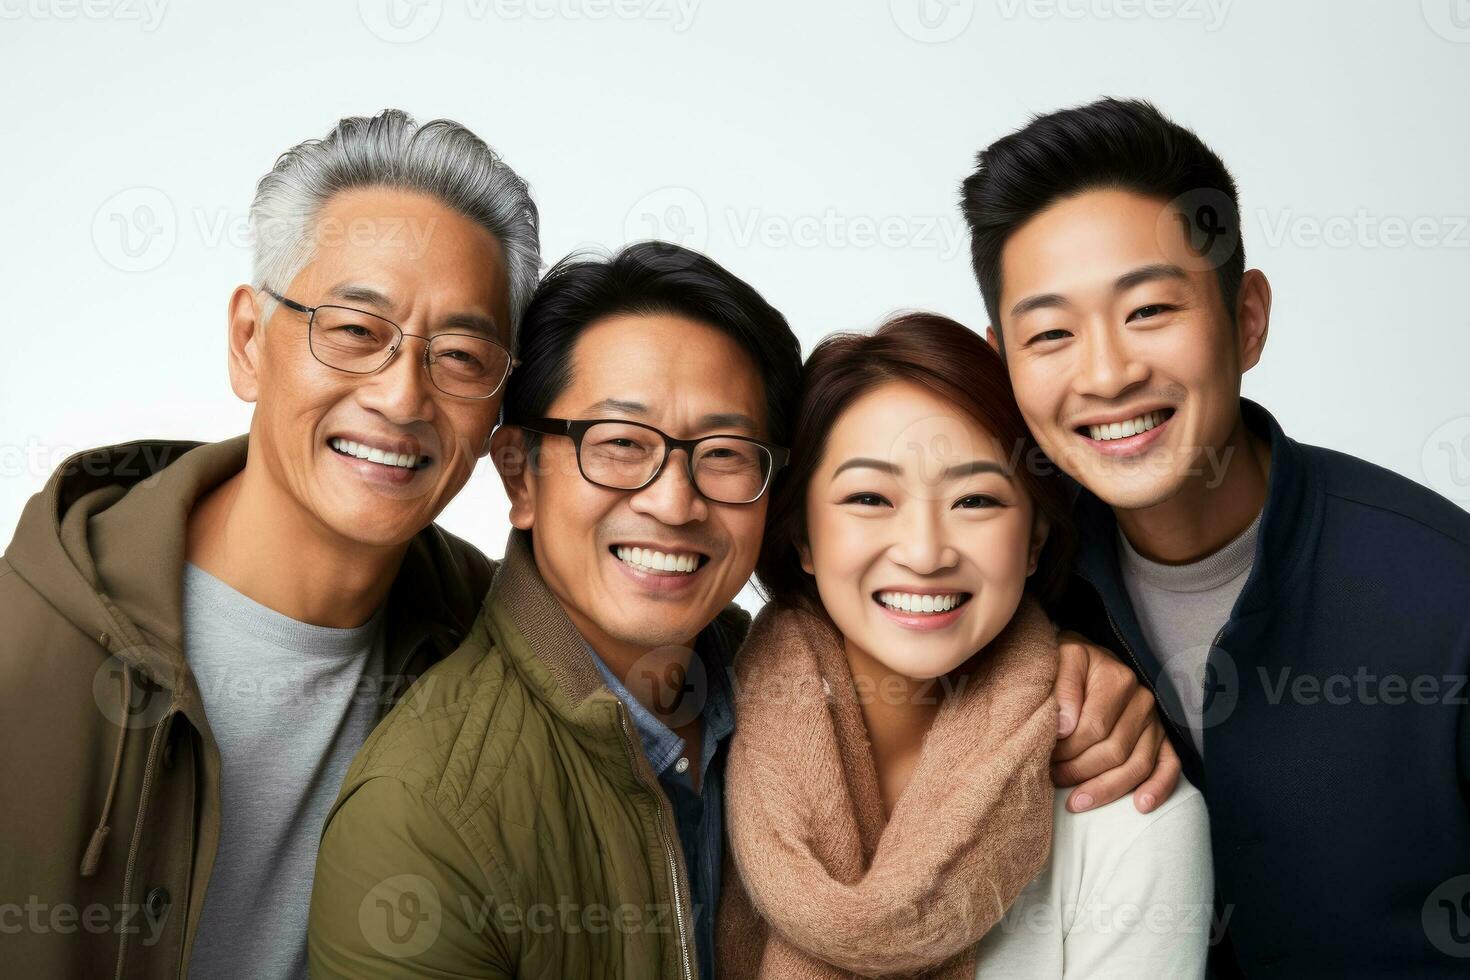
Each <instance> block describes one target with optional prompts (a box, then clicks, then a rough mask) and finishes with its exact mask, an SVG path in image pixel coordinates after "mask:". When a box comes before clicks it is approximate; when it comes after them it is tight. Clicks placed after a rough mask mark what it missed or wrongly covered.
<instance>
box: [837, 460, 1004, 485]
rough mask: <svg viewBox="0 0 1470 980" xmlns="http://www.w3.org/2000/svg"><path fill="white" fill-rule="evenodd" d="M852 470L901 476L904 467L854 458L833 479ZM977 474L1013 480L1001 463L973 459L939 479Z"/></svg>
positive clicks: (840, 468)
mask: <svg viewBox="0 0 1470 980" xmlns="http://www.w3.org/2000/svg"><path fill="white" fill-rule="evenodd" d="M852 469H869V470H878V471H880V472H882V473H888V474H890V475H892V476H901V475H902V474H903V467H901V466H899V465H897V464H896V463H890V462H888V461H887V460H883V459H869V458H868V457H866V456H854V457H853V458H852V459H849V460H848V461H847V462H845V463H843V464H842V465H841V466H839V467H837V469H835V470H833V471H832V479H834V480H835V479H836V478H837V474H839V473H841V472H843V471H844V470H852ZM976 473H995V474H997V475H999V476H1003V477H1005V478H1006V479H1007V480H1009V479H1010V478H1011V475H1010V474H1009V473H1007V472H1006V471H1005V468H1004V467H1003V466H1001V465H1000V464H999V463H992V462H991V461H990V460H988V459H972V460H970V461H969V462H968V463H955V464H954V465H953V466H947V467H945V469H944V472H943V473H941V474H940V475H939V478H940V479H941V480H953V479H956V478H958V477H962V476H973V475H974V474H976Z"/></svg>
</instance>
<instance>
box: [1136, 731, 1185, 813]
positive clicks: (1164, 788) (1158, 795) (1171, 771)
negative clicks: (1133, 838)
mask: <svg viewBox="0 0 1470 980" xmlns="http://www.w3.org/2000/svg"><path fill="white" fill-rule="evenodd" d="M1159 730H1160V734H1162V733H1163V725H1162V724H1160V726H1159ZM1183 770H1184V763H1183V762H1181V761H1180V759H1179V753H1178V752H1176V751H1174V746H1173V745H1172V744H1170V742H1169V740H1168V739H1167V738H1165V739H1164V744H1163V745H1162V746H1161V747H1160V748H1159V758H1158V761H1157V762H1156V763H1154V771H1153V775H1151V776H1149V777H1148V778H1147V779H1145V780H1144V781H1143V785H1142V786H1140V787H1138V789H1137V790H1136V791H1135V792H1134V794H1133V806H1134V808H1136V809H1137V810H1138V812H1139V813H1152V812H1153V809H1154V807H1156V806H1158V805H1159V804H1160V803H1162V802H1164V801H1165V800H1167V799H1168V798H1169V797H1170V796H1172V795H1173V794H1174V789H1175V787H1177V786H1178V785H1179V774H1180V773H1181V772H1182V771H1183Z"/></svg>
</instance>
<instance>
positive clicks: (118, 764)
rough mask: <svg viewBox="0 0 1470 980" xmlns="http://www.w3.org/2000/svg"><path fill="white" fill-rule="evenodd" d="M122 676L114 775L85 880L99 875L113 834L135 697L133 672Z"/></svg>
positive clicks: (86, 861) (84, 869)
mask: <svg viewBox="0 0 1470 980" xmlns="http://www.w3.org/2000/svg"><path fill="white" fill-rule="evenodd" d="M122 676H123V680H122V718H121V719H119V720H118V723H117V729H118V731H117V751H116V752H115V753H114V755H113V757H112V775H111V776H110V777H109V778H108V780H107V799H106V800H104V801H103V803H102V815H101V816H100V817H98V818H97V829H96V830H94V831H92V839H91V840H90V841H88V842H87V850H86V853H85V854H83V855H82V868H81V872H82V877H83V878H90V877H92V876H93V875H94V874H96V873H97V862H98V861H100V860H101V859H102V845H103V843H104V842H105V841H106V840H107V835H108V834H109V833H111V832H112V828H111V827H109V826H108V825H107V818H108V817H109V816H110V815H111V814H112V798H113V797H114V796H116V795H117V780H118V776H119V774H120V773H121V772H122V760H123V745H124V744H126V742H127V740H128V707H129V705H131V704H132V696H133V672H132V671H130V670H128V669H127V667H126V666H124V667H123V672H122Z"/></svg>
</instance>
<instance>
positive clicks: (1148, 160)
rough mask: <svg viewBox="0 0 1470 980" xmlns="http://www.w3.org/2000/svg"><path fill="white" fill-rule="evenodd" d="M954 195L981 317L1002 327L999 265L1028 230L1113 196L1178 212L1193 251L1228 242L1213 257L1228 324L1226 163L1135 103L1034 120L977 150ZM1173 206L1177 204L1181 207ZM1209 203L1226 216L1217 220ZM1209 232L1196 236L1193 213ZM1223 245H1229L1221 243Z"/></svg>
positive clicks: (1231, 310)
mask: <svg viewBox="0 0 1470 980" xmlns="http://www.w3.org/2000/svg"><path fill="white" fill-rule="evenodd" d="M976 161H977V163H978V166H977V168H976V170H975V172H974V173H973V174H971V175H970V176H969V177H967V178H966V179H965V181H964V183H963V184H962V185H961V193H960V207H961V209H962V210H963V211H964V213H965V221H966V223H968V224H969V226H970V258H971V261H972V263H973V265H974V269H975V278H976V279H977V280H979V283H980V292H981V295H982V296H984V298H985V310H986V312H987V313H988V314H989V315H990V325H991V327H992V328H994V330H995V332H996V334H997V336H999V335H1000V333H1001V327H1000V287H1001V282H1000V256H1001V250H1002V249H1003V248H1004V247H1005V243H1006V242H1007V241H1008V240H1009V239H1010V237H1011V235H1013V234H1015V232H1016V230H1017V229H1018V228H1020V227H1021V226H1022V225H1023V224H1025V223H1026V222H1027V221H1029V220H1031V219H1032V218H1033V217H1035V216H1036V215H1037V214H1039V213H1040V212H1042V211H1044V210H1046V209H1047V208H1048V207H1050V206H1051V205H1052V204H1054V203H1056V202H1057V201H1059V200H1062V199H1063V198H1067V197H1071V196H1074V195H1076V194H1081V193H1083V192H1085V191H1091V190H1102V189H1107V188H1116V189H1120V190H1128V191H1133V192H1134V193H1137V194H1142V195H1144V196H1146V197H1151V198H1156V199H1158V200H1159V201H1161V202H1163V203H1166V204H1167V203H1177V204H1179V205H1180V206H1182V208H1183V210H1182V211H1181V213H1182V214H1183V215H1184V217H1185V220H1186V221H1187V222H1188V227H1189V234H1190V238H1191V241H1195V240H1197V239H1198V238H1199V237H1206V236H1208V237H1209V238H1210V239H1211V240H1220V241H1227V242H1229V243H1230V244H1231V245H1232V246H1233V247H1231V250H1230V252H1229V254H1228V255H1225V256H1215V255H1213V254H1212V255H1211V260H1212V261H1214V262H1215V263H1216V264H1215V273H1216V275H1217V276H1218V278H1219V283H1220V295H1221V297H1222V298H1223V299H1224V300H1225V310H1226V312H1227V313H1228V314H1229V315H1230V318H1231V321H1232V322H1233V321H1234V319H1235V301H1236V298H1237V297H1238V296H1239V294H1240V281H1241V278H1242V277H1243V276H1244V275H1245V247H1244V243H1243V242H1242V241H1241V235H1240V232H1241V227H1240V200H1239V197H1238V195H1237V194H1236V190H1235V180H1234V178H1232V177H1231V176H1230V171H1229V170H1228V169H1226V167H1225V163H1224V162H1223V161H1222V160H1221V159H1220V158H1219V157H1218V156H1217V155H1216V154H1215V152H1214V151H1213V150H1211V149H1210V148H1209V147H1208V146H1206V145H1205V144H1204V142H1203V141H1202V140H1201V139H1200V138H1199V137H1198V136H1196V135H1195V134H1194V133H1193V132H1192V131H1191V130H1188V129H1185V128H1184V127H1183V126H1181V125H1179V124H1178V123H1176V122H1174V121H1172V120H1170V119H1169V118H1167V117H1166V116H1165V115H1164V114H1163V113H1161V112H1160V111H1159V110H1158V109H1156V108H1155V107H1154V106H1153V104H1152V103H1149V102H1144V101H1142V100H1138V99H1126V100H1125V99H1100V100H1098V101H1097V102H1093V103H1091V104H1089V105H1084V106H1078V107H1076V108H1073V109H1063V110H1061V111H1060V112H1053V113H1050V114H1048V115H1044V116H1036V117H1035V118H1033V119H1032V120H1031V122H1030V123H1029V124H1027V125H1026V127H1025V128H1023V129H1019V130H1017V131H1016V132H1014V133H1011V134H1010V135H1009V136H1006V137H1004V138H1002V139H999V140H996V141H995V142H994V143H992V144H990V146H988V147H986V148H985V149H983V150H981V151H980V153H979V155H978V157H977V158H976ZM1181 198H1182V199H1183V200H1182V201H1181ZM1216 203H1219V204H1222V205H1224V209H1225V210H1226V211H1227V212H1228V213H1225V214H1220V213H1219V210H1220V209H1219V208H1216V207H1215V206H1214V205H1215V204H1216ZM1205 205H1208V206H1209V207H1210V209H1211V213H1212V215H1213V217H1212V218H1211V220H1212V221H1213V222H1221V224H1218V225H1213V226H1212V227H1211V228H1208V229H1207V228H1203V227H1201V220H1202V216H1201V214H1199V213H1197V209H1198V208H1199V207H1203V206H1205ZM1222 236H1230V237H1229V238H1224V237H1222Z"/></svg>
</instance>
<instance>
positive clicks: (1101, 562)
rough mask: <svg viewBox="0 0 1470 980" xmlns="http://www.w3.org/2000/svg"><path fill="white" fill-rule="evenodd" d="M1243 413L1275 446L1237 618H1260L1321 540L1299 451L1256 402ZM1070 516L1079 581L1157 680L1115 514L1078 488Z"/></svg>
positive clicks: (1314, 494)
mask: <svg viewBox="0 0 1470 980" xmlns="http://www.w3.org/2000/svg"><path fill="white" fill-rule="evenodd" d="M1240 409H1241V417H1242V418H1243V419H1244V421H1245V425H1246V427H1247V428H1248V429H1249V430H1250V431H1251V432H1252V433H1254V434H1255V435H1257V436H1258V437H1260V438H1264V439H1266V440H1267V441H1268V442H1269V443H1270V446H1271V471H1270V473H1269V474H1268V475H1267V483H1266V506H1265V510H1264V511H1263V512H1262V514H1261V528H1260V533H1259V535H1258V537H1257V539H1256V551H1255V557H1254V558H1253V560H1252V565H1251V572H1250V575H1249V576H1248V577H1247V578H1246V583H1245V586H1244V588H1243V589H1242V590H1241V594H1240V598H1239V599H1237V600H1236V604H1235V609H1234V611H1233V612H1232V614H1231V618H1232V619H1237V618H1244V617H1247V616H1252V615H1255V614H1257V613H1260V612H1263V611H1265V610H1267V609H1268V608H1269V607H1270V605H1271V603H1272V601H1273V599H1274V598H1276V597H1280V596H1283V595H1285V594H1287V592H1288V590H1289V588H1290V586H1291V585H1292V583H1293V582H1295V580H1296V579H1297V577H1298V576H1299V575H1301V574H1302V572H1303V571H1304V570H1305V569H1306V568H1307V567H1308V566H1309V565H1310V562H1311V558H1312V555H1313V554H1314V552H1315V551H1316V545H1317V538H1318V536H1319V534H1320V533H1321V494H1320V492H1319V489H1318V485H1317V476H1316V474H1315V472H1314V471H1313V469H1312V466H1311V462H1310V459H1309V458H1308V457H1307V455H1306V453H1305V452H1304V451H1303V449H1302V446H1301V444H1300V443H1298V442H1296V441H1295V440H1293V439H1291V438H1289V437H1288V436H1287V435H1286V433H1285V432H1284V431H1282V429H1281V426H1280V425H1279V424H1278V423H1277V421H1276V419H1275V418H1274V417H1272V415H1271V413H1269V412H1267V411H1266V410H1265V409H1264V408H1262V407H1261V406H1260V405H1258V404H1256V403H1255V402H1253V401H1250V400H1249V399H1245V398H1242V399H1241V400H1240ZM1073 513H1074V516H1075V519H1076V523H1077V534H1078V551H1077V565H1076V570H1077V574H1078V575H1079V576H1081V577H1082V578H1083V579H1085V580H1087V581H1088V582H1090V583H1091V584H1092V585H1093V587H1094V588H1096V589H1097V591H1098V593H1099V595H1101V597H1102V600H1103V603H1104V605H1105V606H1106V607H1107V611H1108V614H1109V615H1110V616H1111V617H1112V618H1113V620H1114V622H1115V623H1116V624H1117V627H1118V630H1119V632H1121V633H1122V634H1123V636H1124V637H1125V638H1126V640H1127V642H1128V643H1129V645H1130V646H1132V647H1133V649H1134V650H1135V651H1136V652H1137V653H1138V654H1139V656H1140V657H1141V658H1143V659H1144V660H1145V661H1146V663H1147V666H1148V667H1149V669H1150V671H1151V673H1152V674H1154V675H1155V676H1156V675H1157V674H1158V672H1159V671H1160V669H1161V668H1160V665H1159V662H1158V660H1157V658H1156V657H1155V656H1154V654H1153V652H1152V651H1151V650H1149V649H1148V644H1147V643H1146V642H1145V641H1144V639H1143V630H1142V629H1141V628H1140V626H1139V623H1138V619H1137V617H1136V615H1135V614H1134V611H1133V606H1132V603H1131V602H1130V601H1129V599H1128V592H1127V589H1126V588H1125V587H1124V584H1123V576H1122V572H1121V570H1120V568H1119V564H1118V522H1117V520H1116V518H1114V516H1113V511H1112V508H1110V507H1109V506H1108V505H1107V504H1105V503H1103V502H1102V501H1101V500H1099V499H1098V498H1097V497H1096V496H1095V495H1094V494H1093V493H1091V492H1090V491H1088V490H1087V489H1086V488H1081V489H1079V490H1078V494H1077V501H1076V505H1075V507H1074V511H1073Z"/></svg>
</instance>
